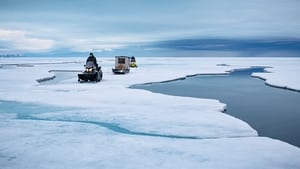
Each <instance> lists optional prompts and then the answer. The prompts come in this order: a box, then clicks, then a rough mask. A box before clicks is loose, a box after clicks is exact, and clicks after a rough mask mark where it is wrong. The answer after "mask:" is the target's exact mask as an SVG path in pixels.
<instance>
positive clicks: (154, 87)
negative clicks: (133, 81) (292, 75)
mask: <svg viewBox="0 0 300 169" xmlns="http://www.w3.org/2000/svg"><path fill="white" fill-rule="evenodd" d="M263 71H264V68H259V67H256V68H251V69H245V70H238V71H234V72H232V73H230V74H229V75H228V76H227V75H212V76H195V77H189V78H186V79H185V80H176V81H171V82H167V83H154V84H151V85H135V86H132V87H131V88H136V89H146V90H149V91H152V92H157V93H163V94H168V95H176V96H189V97H197V98H212V99H218V100H220V101H221V102H223V103H225V104H227V111H226V113H228V114H230V115H233V116H235V117H237V118H239V119H241V120H243V121H246V122H247V123H248V124H250V125H251V126H252V127H253V128H254V129H256V130H257V131H258V133H259V135H260V136H268V137H271V138H275V139H279V140H283V141H286V142H288V143H290V144H293V145H296V146H298V147H300V93H299V92H295V91H290V90H284V89H279V88H273V87H270V86H267V85H265V84H264V81H263V80H261V79H257V78H253V77H251V74H252V73H253V72H263ZM199 111H201V110H199Z"/></svg>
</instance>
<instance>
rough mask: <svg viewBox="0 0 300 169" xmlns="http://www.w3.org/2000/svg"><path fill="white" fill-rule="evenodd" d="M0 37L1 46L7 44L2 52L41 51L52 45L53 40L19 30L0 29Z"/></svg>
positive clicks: (50, 47)
mask: <svg viewBox="0 0 300 169" xmlns="http://www.w3.org/2000/svg"><path fill="white" fill-rule="evenodd" d="M0 39H1V44H2V45H3V46H9V48H6V49H5V50H4V49H2V52H3V53H4V52H5V53H16V52H27V51H30V52H42V51H47V50H50V49H52V48H53V47H54V44H55V43H54V41H53V40H51V39H44V38H36V37H30V36H29V33H27V32H25V31H20V30H6V29H0Z"/></svg>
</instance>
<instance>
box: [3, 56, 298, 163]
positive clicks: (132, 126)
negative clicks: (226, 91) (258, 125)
mask: <svg viewBox="0 0 300 169" xmlns="http://www.w3.org/2000/svg"><path fill="white" fill-rule="evenodd" d="M20 59H21V58H18V60H17V59H13V58H0V61H1V62H0V63H1V64H10V63H14V64H26V63H40V62H52V63H53V62H54V61H53V59H52V58H26V59H25V58H24V59H21V60H20ZM55 59H57V58H55ZM84 60H85V58H60V59H57V60H55V62H66V63H64V64H33V65H34V67H24V66H9V67H7V66H5V65H4V66H2V68H0V77H1V78H2V79H1V81H0V100H10V101H17V102H21V103H20V104H23V103H24V104H28V103H30V104H32V105H40V106H41V107H43V106H46V107H61V108H63V109H67V110H65V111H56V110H52V109H48V108H45V109H44V110H45V111H43V112H41V113H38V114H36V113H35V109H29V111H28V115H30V116H32V117H33V118H32V119H26V118H23V119H22V118H18V116H17V115H18V112H20V111H21V110H20V109H21V108H20V109H16V110H14V111H16V112H15V113H14V112H7V113H4V112H5V111H4V112H3V107H1V109H2V110H1V112H3V113H1V115H0V135H1V137H0V166H1V168H4V169H6V168H25V169H26V168H28V169H29V168H42V169H43V168H249V169H250V168H251V169H252V168H295V169H296V168H300V161H299V159H298V158H297V157H299V156H300V149H299V148H297V147H295V146H292V145H289V144H287V143H284V142H282V141H278V140H274V139H270V138H265V137H257V132H256V131H255V130H253V129H252V128H251V127H250V126H249V125H248V124H246V123H245V122H243V121H241V120H239V119H236V118H234V117H231V116H229V115H226V114H224V113H222V112H221V111H222V110H223V109H224V108H225V105H224V104H223V103H220V102H219V101H217V100H210V99H196V98H189V97H175V96H166V95H162V94H155V93H151V92H148V91H143V90H136V89H129V88H128V86H130V85H133V84H140V83H149V82H159V81H165V80H171V79H176V78H180V77H185V76H186V75H193V74H198V73H224V72H226V71H229V70H232V69H236V68H247V67H250V66H270V67H272V68H269V69H268V70H269V71H270V72H271V73H259V74H255V76H260V77H262V78H266V79H267V82H268V83H269V82H271V83H274V85H282V86H289V87H291V88H293V89H297V90H298V89H300V79H299V78H297V77H299V73H300V71H299V65H300V59H298V58H137V63H138V64H139V68H137V69H132V70H131V72H130V73H129V74H127V75H125V76H115V75H113V74H112V72H111V68H112V67H113V65H114V60H112V59H108V58H104V59H103V58H98V60H101V61H102V62H101V66H102V69H103V72H104V79H103V81H101V82H100V83H97V84H95V83H93V84H79V83H77V75H76V73H73V74H72V73H70V74H56V75H57V76H59V78H58V79H57V81H54V83H41V84H39V83H38V82H37V81H36V79H40V78H43V77H48V76H49V72H48V71H49V70H82V69H83V64H84ZM69 61H71V62H69ZM224 64H225V65H226V66H220V65H224ZM287 74H288V75H287ZM37 109H40V108H39V106H37ZM18 110H20V111H18ZM25 113H26V112H25ZM41 119H44V120H41ZM89 122H90V123H89ZM94 122H95V123H94ZM97 122H99V123H101V122H102V123H103V124H105V123H108V124H116V125H117V126H119V127H121V128H124V129H127V130H130V131H133V132H140V133H150V135H148V136H147V135H145V136H143V135H138V134H137V135H134V134H126V133H120V132H115V131H113V130H110V129H109V128H107V127H106V128H105V127H103V126H101V125H97V124H96V123H97ZM93 123H94V124H93ZM151 134H153V136H151ZM160 135H161V136H164V135H171V136H183V137H191V138H194V137H196V138H200V139H176V138H168V137H159V136H160ZM201 138H202V139H201ZM203 138H206V139H203ZM116 161H117V162H116Z"/></svg>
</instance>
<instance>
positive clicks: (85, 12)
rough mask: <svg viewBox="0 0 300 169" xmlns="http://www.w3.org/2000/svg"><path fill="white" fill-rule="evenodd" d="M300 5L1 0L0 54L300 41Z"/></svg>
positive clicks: (295, 0)
mask: <svg viewBox="0 0 300 169" xmlns="http://www.w3.org/2000/svg"><path fill="white" fill-rule="evenodd" d="M299 9H300V1H299V0H228V1H226V0H68V1H67V0H65V1H64V0H1V1H0V53H14V52H15V53H18V52H19V53H24V52H25V53H26V52H47V51H54V50H69V51H82V52H84V51H98V52H101V51H113V50H117V49H125V48H126V47H128V46H131V45H137V44H147V43H154V42H156V41H167V40H180V39H193V38H196V39H201V38H205V39H208V38H215V39H216V38H221V39H224V38H226V39H236V38H245V39H253V38H296V39H297V38H300V21H299V18H300V10H299Z"/></svg>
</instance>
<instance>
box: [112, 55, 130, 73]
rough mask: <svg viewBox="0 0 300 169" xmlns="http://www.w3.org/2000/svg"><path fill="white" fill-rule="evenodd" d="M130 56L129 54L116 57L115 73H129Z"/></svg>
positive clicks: (113, 69)
mask: <svg viewBox="0 0 300 169" xmlns="http://www.w3.org/2000/svg"><path fill="white" fill-rule="evenodd" d="M129 66H130V65H129V57H127V56H116V57H115V68H112V71H113V72H114V73H115V74H125V73H129V71H130V69H129Z"/></svg>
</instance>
